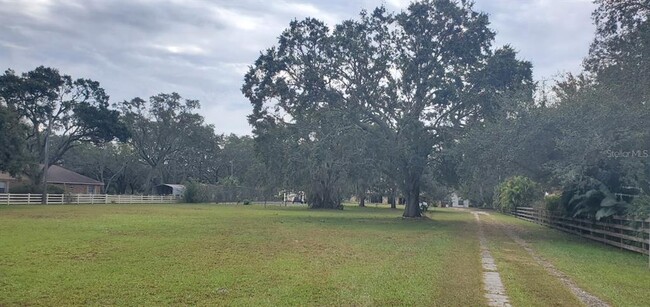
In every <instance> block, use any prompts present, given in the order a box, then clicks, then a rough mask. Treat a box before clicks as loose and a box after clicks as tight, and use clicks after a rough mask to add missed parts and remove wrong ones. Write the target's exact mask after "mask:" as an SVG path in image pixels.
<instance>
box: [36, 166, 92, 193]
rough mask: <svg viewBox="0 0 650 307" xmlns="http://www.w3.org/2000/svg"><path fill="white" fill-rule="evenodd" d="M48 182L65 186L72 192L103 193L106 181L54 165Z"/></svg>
mask: <svg viewBox="0 0 650 307" xmlns="http://www.w3.org/2000/svg"><path fill="white" fill-rule="evenodd" d="M47 184H50V185H53V186H58V187H61V188H63V190H64V191H65V192H66V193H71V194H101V193H102V190H103V189H104V183H103V182H101V181H97V180H95V179H92V178H89V177H86V176H84V175H81V174H79V173H75V172H73V171H71V170H69V169H65V168H63V167H60V166H58V165H52V166H50V168H49V171H48V172H47Z"/></svg>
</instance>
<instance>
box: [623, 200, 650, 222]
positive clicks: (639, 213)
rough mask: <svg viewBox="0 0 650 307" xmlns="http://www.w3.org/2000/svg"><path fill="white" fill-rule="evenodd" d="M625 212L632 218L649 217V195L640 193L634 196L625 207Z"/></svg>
mask: <svg viewBox="0 0 650 307" xmlns="http://www.w3.org/2000/svg"><path fill="white" fill-rule="evenodd" d="M626 214H627V215H628V216H630V217H632V218H637V219H647V218H650V196H648V195H642V196H639V197H637V198H635V199H634V200H633V201H632V203H630V205H629V206H628V207H627V210H626Z"/></svg>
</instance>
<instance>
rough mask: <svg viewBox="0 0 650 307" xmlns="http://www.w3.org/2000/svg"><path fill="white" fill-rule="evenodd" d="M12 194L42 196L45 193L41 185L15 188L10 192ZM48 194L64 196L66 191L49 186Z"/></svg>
mask: <svg viewBox="0 0 650 307" xmlns="http://www.w3.org/2000/svg"><path fill="white" fill-rule="evenodd" d="M9 191H10V192H11V193H14V194H28V193H32V194H40V193H42V191H43V188H42V187H41V186H40V185H31V184H28V185H21V186H15V187H11V189H10V190H9ZM47 193H49V194H64V193H65V190H63V188H62V187H59V186H55V185H48V186H47Z"/></svg>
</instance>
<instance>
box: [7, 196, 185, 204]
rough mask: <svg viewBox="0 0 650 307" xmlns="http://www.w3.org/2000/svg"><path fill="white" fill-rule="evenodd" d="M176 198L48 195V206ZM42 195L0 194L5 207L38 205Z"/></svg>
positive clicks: (167, 201)
mask: <svg viewBox="0 0 650 307" xmlns="http://www.w3.org/2000/svg"><path fill="white" fill-rule="evenodd" d="M179 201H180V199H179V198H178V197H176V196H159V195H107V194H47V204H59V205H60V204H171V203H177V202H179ZM41 203H42V196H41V194H0V204H3V205H38V204H41Z"/></svg>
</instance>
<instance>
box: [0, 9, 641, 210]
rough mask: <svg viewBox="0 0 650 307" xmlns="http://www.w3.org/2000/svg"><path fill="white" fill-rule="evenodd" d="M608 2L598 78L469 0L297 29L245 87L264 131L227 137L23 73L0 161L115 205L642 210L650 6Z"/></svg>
mask: <svg viewBox="0 0 650 307" xmlns="http://www.w3.org/2000/svg"><path fill="white" fill-rule="evenodd" d="M595 3H596V5H597V9H596V11H595V12H594V13H593V19H594V22H595V24H596V28H597V32H596V34H595V37H594V40H593V43H592V45H591V47H590V51H589V54H588V55H587V57H586V58H585V60H584V65H583V67H584V71H583V72H581V73H579V74H566V75H563V76H561V77H560V78H558V79H557V80H555V81H554V82H552V84H547V83H536V82H533V80H532V70H533V67H532V65H531V63H530V62H528V61H525V60H521V59H519V58H518V55H517V52H516V51H515V50H514V48H512V47H511V46H509V45H505V46H495V45H494V38H495V35H496V34H495V32H494V31H493V30H492V29H490V27H489V19H488V16H487V15H486V14H484V13H481V12H477V11H475V10H474V8H473V5H472V3H471V2H469V1H455V0H424V1H419V2H414V3H412V4H410V5H409V6H408V8H406V9H405V10H403V11H400V12H388V11H387V10H386V8H385V7H383V6H381V7H378V8H376V9H374V10H372V11H362V12H361V13H360V14H359V17H358V18H356V19H351V20H345V21H343V22H341V23H339V24H336V25H333V26H332V27H329V26H328V25H326V24H325V23H323V22H322V21H320V20H317V19H314V18H306V19H303V20H293V21H291V22H290V24H289V26H288V28H287V29H285V30H284V31H283V32H282V33H281V34H280V36H279V37H278V41H277V43H276V44H275V45H274V46H271V47H270V48H268V49H266V50H264V51H262V52H261V53H260V56H259V58H258V59H257V60H256V61H255V62H254V63H253V64H252V65H251V66H250V69H249V71H248V73H247V74H246V75H245V77H244V83H243V86H242V88H241V91H242V93H243V95H244V96H245V97H246V98H247V99H248V100H249V101H250V103H251V106H252V113H251V114H250V115H249V116H248V121H249V123H250V125H251V126H252V128H253V135H252V137H248V136H244V137H237V136H233V135H230V136H225V135H219V134H216V133H215V132H214V127H213V126H211V125H208V124H206V123H205V122H204V118H203V117H202V116H201V115H199V114H198V113H197V110H198V107H199V102H198V101H196V100H190V99H183V98H182V97H181V96H179V95H178V94H176V93H171V94H159V95H156V96H153V97H150V98H149V99H148V100H145V99H141V98H134V99H132V100H129V101H123V102H118V103H113V104H110V105H109V102H108V95H107V94H106V93H104V91H103V89H101V87H100V86H99V84H98V83H97V82H95V81H92V80H86V79H78V80H73V79H72V78H71V77H69V76H66V75H61V74H59V72H58V71H56V70H55V69H52V68H45V67H39V68H37V69H35V70H34V71H31V72H27V73H24V74H22V75H17V74H16V73H15V72H13V71H11V70H8V71H7V72H6V73H5V74H4V75H3V76H2V77H0V97H1V98H0V99H2V101H1V103H0V118H2V122H0V124H1V125H2V128H3V129H2V131H3V132H2V137H1V138H0V142H1V143H2V145H5V146H2V147H0V154H1V155H0V157H1V158H2V160H1V161H0V163H1V164H0V167H1V168H2V169H3V170H9V171H10V172H17V171H18V170H20V171H22V172H24V173H25V174H27V175H28V176H30V177H31V178H33V180H34V182H38V181H39V180H40V179H41V177H39V176H42V172H41V171H40V170H42V168H39V167H38V166H37V165H39V164H42V163H44V162H45V164H47V163H48V161H49V162H50V163H64V164H66V165H69V166H70V167H72V168H73V169H75V170H81V171H82V173H84V174H90V175H92V176H91V177H94V178H98V179H100V180H102V181H103V182H105V184H106V187H107V189H109V190H112V191H115V192H118V193H139V192H148V191H150V190H151V188H152V187H153V186H154V185H156V184H158V183H162V182H183V181H195V182H203V183H224V182H231V183H233V182H234V183H236V184H239V185H244V186H249V187H257V188H261V189H263V190H265V191H267V192H268V191H275V192H277V191H279V190H290V191H304V192H305V193H306V195H307V202H308V203H309V206H310V207H312V208H342V202H343V200H344V199H346V198H348V197H349V196H352V195H354V196H356V198H357V199H358V201H359V205H361V206H363V205H364V204H365V201H366V199H367V198H369V197H370V198H375V200H376V198H377V196H389V199H391V200H392V204H393V206H394V205H395V201H394V200H395V199H396V198H397V197H398V196H399V197H401V198H403V199H404V200H405V210H404V214H403V215H404V216H405V217H418V216H420V215H421V212H420V210H421V209H420V206H419V204H420V203H421V201H422V200H427V201H429V202H431V201H435V200H440V199H443V198H445V197H446V196H448V195H449V194H450V192H451V191H456V192H457V193H459V194H460V195H461V196H463V197H464V198H466V199H470V200H471V201H472V203H473V204H476V205H479V206H497V207H502V205H503V203H508V202H509V203H522V202H532V201H535V200H540V199H542V197H541V194H542V192H547V194H551V195H556V196H557V198H558V199H557V202H558V203H559V204H560V205H558V206H559V207H560V208H561V210H564V211H565V213H567V214H572V215H580V214H583V215H585V214H586V215H589V216H594V217H595V216H598V217H603V216H609V215H613V214H621V213H625V212H627V211H630V210H632V211H634V210H636V211H639V212H641V211H643V210H644V209H642V208H648V207H650V202H648V201H647V199H648V198H647V197H646V196H644V195H646V193H647V192H648V191H650V181H649V180H648V178H649V177H648V175H650V167H649V165H648V161H649V159H650V158H649V157H648V155H647V154H648V150H649V149H650V148H649V147H648V145H649V144H648V140H649V137H650V135H648V133H649V132H648V131H649V130H648V129H647V123H649V122H650V112H649V109H648V97H649V93H648V89H650V82H649V80H650V78H649V72H650V69H649V68H650V67H648V51H649V50H648V46H650V38H649V35H650V25H649V21H648V15H649V12H650V8H649V7H648V5H647V4H646V3H645V2H644V1H639V0H625V1H606V0H596V1H595ZM46 144H50V148H49V150H48V149H47V148H48V146H45V145H46ZM30 161H31V162H30ZM25 165H27V166H26V167H25ZM517 191H527V192H530V193H536V194H537V196H536V197H534V198H528V197H522V196H521V195H519V194H517V193H520V194H521V192H517ZM515 192H516V193H515ZM265 193H266V192H265ZM524 200H525V201H524ZM635 208H636V209H635ZM639 208H641V209H639Z"/></svg>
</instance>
